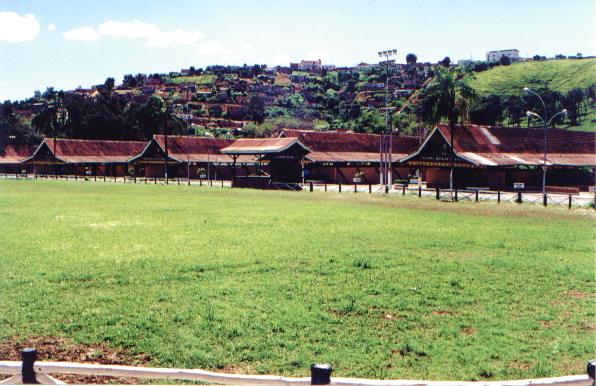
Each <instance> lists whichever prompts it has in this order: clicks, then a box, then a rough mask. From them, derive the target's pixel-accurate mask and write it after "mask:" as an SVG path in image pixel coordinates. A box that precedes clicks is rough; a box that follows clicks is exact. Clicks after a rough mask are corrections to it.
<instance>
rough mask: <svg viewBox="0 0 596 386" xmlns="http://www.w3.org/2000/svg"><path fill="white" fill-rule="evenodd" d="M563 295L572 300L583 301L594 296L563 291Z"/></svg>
mask: <svg viewBox="0 0 596 386" xmlns="http://www.w3.org/2000/svg"><path fill="white" fill-rule="evenodd" d="M563 294H564V295H565V296H567V297H570V298H573V299H585V298H587V297H588V296H594V295H595V294H590V293H588V292H581V291H565V292H563Z"/></svg>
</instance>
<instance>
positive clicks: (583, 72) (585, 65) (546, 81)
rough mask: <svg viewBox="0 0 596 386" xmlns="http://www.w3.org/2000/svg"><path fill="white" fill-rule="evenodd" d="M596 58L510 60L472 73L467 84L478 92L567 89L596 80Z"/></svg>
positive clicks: (587, 85)
mask: <svg viewBox="0 0 596 386" xmlns="http://www.w3.org/2000/svg"><path fill="white" fill-rule="evenodd" d="M595 79H596V59H582V60H575V59H567V60H548V61H544V62H522V63H513V64H512V65H510V66H497V67H493V68H492V69H490V70H487V71H483V72H478V73H474V74H473V75H472V76H471V77H470V78H469V84H470V86H472V87H473V88H474V89H475V90H476V91H477V92H478V93H479V94H480V95H482V96H485V95H488V94H505V95H519V94H520V93H521V92H522V90H523V88H524V87H533V88H544V87H548V88H550V89H551V90H556V91H561V92H567V91H569V90H571V89H573V88H576V87H578V88H582V89H586V88H587V87H589V86H590V85H591V84H593V83H596V81H595Z"/></svg>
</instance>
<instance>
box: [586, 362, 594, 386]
mask: <svg viewBox="0 0 596 386" xmlns="http://www.w3.org/2000/svg"><path fill="white" fill-rule="evenodd" d="M587 372H588V378H589V379H590V381H592V386H595V385H596V360H591V361H589V362H588V368H587Z"/></svg>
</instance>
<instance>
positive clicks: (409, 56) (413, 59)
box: [406, 53, 418, 64]
mask: <svg viewBox="0 0 596 386" xmlns="http://www.w3.org/2000/svg"><path fill="white" fill-rule="evenodd" d="M417 60H418V57H417V56H416V54H412V53H409V54H407V55H406V63H407V64H416V61H417Z"/></svg>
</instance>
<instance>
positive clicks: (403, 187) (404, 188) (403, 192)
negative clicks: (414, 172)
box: [401, 184, 406, 196]
mask: <svg viewBox="0 0 596 386" xmlns="http://www.w3.org/2000/svg"><path fill="white" fill-rule="evenodd" d="M401 195H402V196H405V195H406V184H403V185H402V186H401Z"/></svg>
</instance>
